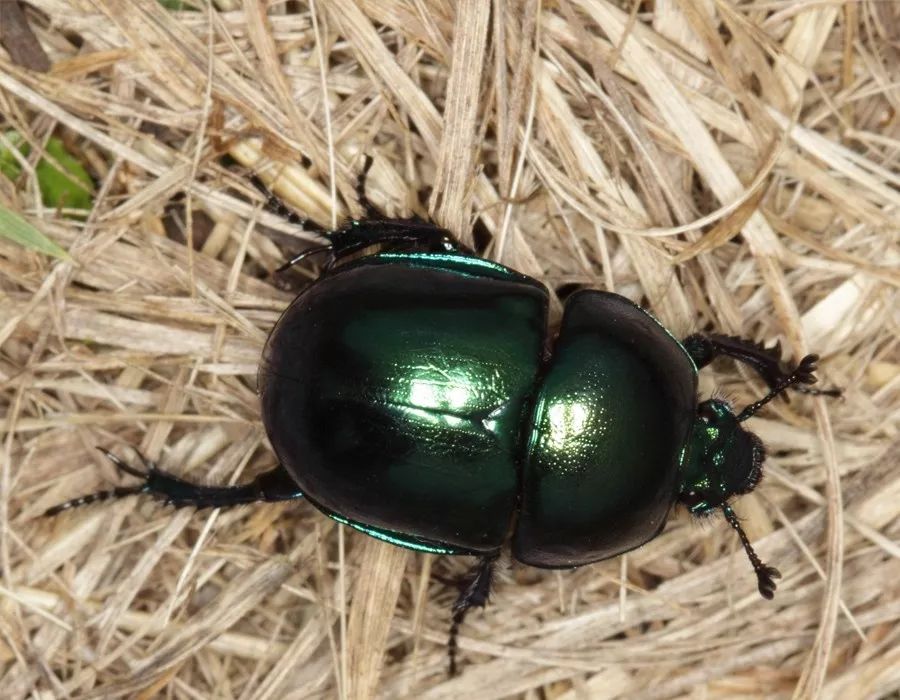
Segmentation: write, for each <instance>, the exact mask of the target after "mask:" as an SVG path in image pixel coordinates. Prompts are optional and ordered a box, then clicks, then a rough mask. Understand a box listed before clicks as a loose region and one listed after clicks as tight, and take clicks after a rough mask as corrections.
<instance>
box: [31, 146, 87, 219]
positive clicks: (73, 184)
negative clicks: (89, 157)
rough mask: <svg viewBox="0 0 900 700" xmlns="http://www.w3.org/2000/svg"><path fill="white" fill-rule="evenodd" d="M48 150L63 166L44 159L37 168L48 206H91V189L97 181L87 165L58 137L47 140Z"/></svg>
mask: <svg viewBox="0 0 900 700" xmlns="http://www.w3.org/2000/svg"><path fill="white" fill-rule="evenodd" d="M47 154H48V155H50V156H51V157H52V158H53V159H55V160H56V162H57V163H59V165H60V166H61V167H62V170H59V169H57V168H56V167H55V166H54V165H52V164H51V163H50V161H48V160H45V159H43V158H42V159H41V161H40V162H39V163H38V164H37V167H36V168H35V173H36V174H37V179H38V185H40V188H41V198H42V199H43V201H44V204H46V205H47V206H48V207H65V208H67V209H90V208H91V207H92V206H93V204H94V198H93V195H92V194H91V190H92V189H93V187H94V182H93V180H91V176H90V175H88V171H87V170H85V168H84V166H83V165H82V164H81V162H80V161H78V160H77V159H76V158H74V157H73V156H72V155H71V154H70V153H69V152H68V151H67V150H66V147H65V146H63V142H62V141H60V140H59V139H58V138H55V137H54V138H51V139H50V140H49V141H47Z"/></svg>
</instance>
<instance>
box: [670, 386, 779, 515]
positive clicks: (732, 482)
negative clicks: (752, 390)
mask: <svg viewBox="0 0 900 700" xmlns="http://www.w3.org/2000/svg"><path fill="white" fill-rule="evenodd" d="M765 456H766V452H765V449H764V448H763V444H762V441H761V440H760V439H759V438H758V437H756V435H754V434H753V433H751V432H750V431H749V430H744V429H743V428H742V427H741V424H740V422H739V420H738V416H736V415H735V414H734V412H733V411H732V410H731V406H729V405H728V404H727V403H726V402H725V401H722V400H720V399H710V400H709V401H704V402H703V403H701V404H700V405H699V406H698V408H697V417H696V418H695V419H694V425H693V427H692V429H691V435H690V438H689V443H688V445H687V454H686V455H685V460H684V463H683V465H682V472H681V484H680V487H679V493H678V500H679V501H680V502H681V503H683V504H684V505H685V506H687V508H688V510H690V511H691V513H694V514H696V515H700V514H703V513H707V512H709V511H712V510H715V509H717V508H721V507H722V506H723V505H725V504H726V503H728V500H729V499H730V498H731V497H732V496H736V495H738V494H741V493H748V492H750V491H752V490H753V489H754V487H755V486H756V485H757V484H758V483H759V480H760V477H761V476H762V463H763V460H764V459H765Z"/></svg>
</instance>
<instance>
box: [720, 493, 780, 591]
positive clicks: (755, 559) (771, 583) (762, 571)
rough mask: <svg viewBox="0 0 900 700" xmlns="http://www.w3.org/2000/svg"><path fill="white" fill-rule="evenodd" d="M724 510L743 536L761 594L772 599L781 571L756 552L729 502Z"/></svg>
mask: <svg viewBox="0 0 900 700" xmlns="http://www.w3.org/2000/svg"><path fill="white" fill-rule="evenodd" d="M722 512H723V513H724V514H725V519H726V520H728V524H729V525H731V527H733V528H734V529H735V531H736V532H737V534H738V537H740V538H741V544H742V545H743V546H744V551H745V552H747V556H748V557H749V558H750V563H751V564H752V565H753V570H754V571H755V572H756V583H757V586H758V588H759V594H760V595H761V596H762V597H763V598H765V599H766V600H772V598H773V597H774V596H775V588H776V585H775V579H776V578H781V572H780V571H779V570H778V569H776V568H775V567H774V566H768V565H766V564H764V563H763V562H762V560H761V559H760V558H759V556H758V555H757V554H756V550H754V549H753V546H752V545H751V544H750V540H748V539H747V533H745V532H744V528H742V527H741V523H740V521H738V518H737V515H736V514H735V512H734V511H733V510H732V509H731V506H729V505H728V504H725V505H723V506H722Z"/></svg>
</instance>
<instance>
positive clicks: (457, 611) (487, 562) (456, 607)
mask: <svg viewBox="0 0 900 700" xmlns="http://www.w3.org/2000/svg"><path fill="white" fill-rule="evenodd" d="M498 557H499V554H488V555H486V556H483V557H481V558H480V559H479V560H478V563H477V564H475V566H473V567H472V569H471V570H470V571H469V573H468V574H467V575H466V578H465V580H466V581H467V583H466V587H465V588H463V590H462V591H460V593H459V597H458V598H457V599H456V602H455V603H454V604H453V615H452V616H451V618H450V637H449V638H448V640H447V656H448V657H449V661H450V665H449V671H448V672H449V674H450V675H451V676H455V675H456V652H457V648H458V643H457V638H458V637H459V627H460V625H462V623H463V620H465V619H466V613H468V612H469V608H475V607H478V608H483V607H484V606H485V604H486V603H487V602H488V598H490V595H491V583H493V580H494V565H495V564H496V563H497V558H498Z"/></svg>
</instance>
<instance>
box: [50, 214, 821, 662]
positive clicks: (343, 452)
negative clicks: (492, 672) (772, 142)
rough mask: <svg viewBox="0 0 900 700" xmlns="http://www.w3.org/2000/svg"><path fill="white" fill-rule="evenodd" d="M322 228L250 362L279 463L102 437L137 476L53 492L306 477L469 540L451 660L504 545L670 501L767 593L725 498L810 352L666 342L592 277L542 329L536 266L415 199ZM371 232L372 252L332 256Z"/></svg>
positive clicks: (743, 486) (375, 526) (238, 490)
mask: <svg viewBox="0 0 900 700" xmlns="http://www.w3.org/2000/svg"><path fill="white" fill-rule="evenodd" d="M328 237H329V243H328V244H327V246H323V247H321V248H317V249H313V250H312V251H307V253H305V254H301V255H300V256H298V257H297V258H295V260H294V261H291V263H289V265H290V264H292V263H293V262H296V260H299V259H301V258H302V257H305V255H307V254H309V253H312V252H324V251H327V252H329V254H330V260H329V263H328V265H327V266H326V268H325V270H324V272H323V274H322V275H321V277H320V278H319V279H318V280H317V281H316V282H314V283H313V284H312V285H310V286H309V287H308V288H307V289H306V290H304V291H303V292H301V293H300V295H299V296H298V297H297V298H296V299H295V300H294V302H293V303H292V304H291V305H290V306H289V308H288V309H287V310H286V311H285V312H284V314H283V315H282V317H281V319H280V320H279V321H278V323H277V325H276V326H275V328H274V330H273V331H272V333H271V334H270V336H269V340H268V343H267V346H266V351H265V356H264V358H263V362H262V364H261V369H260V396H261V403H262V417H263V423H264V425H265V428H266V431H267V433H268V436H269V440H270V442H271V443H272V447H273V448H274V450H275V453H276V455H277V456H278V459H279V462H280V464H279V465H278V466H277V467H276V468H275V469H273V470H271V471H269V472H266V473H264V474H262V475H260V476H258V477H257V478H256V479H255V480H254V481H253V482H252V483H250V484H247V485H244V486H236V487H212V486H202V485H197V484H192V483H189V482H187V481H184V480H182V479H179V478H177V477H175V476H172V475H170V474H168V473H165V472H163V471H161V470H159V469H157V468H156V466H155V465H154V464H152V463H150V462H148V461H146V460H144V467H145V469H144V470H138V469H135V468H134V467H131V466H129V465H128V464H126V463H124V462H122V461H121V460H119V459H118V458H117V457H115V456H113V455H111V454H110V453H108V452H106V454H107V455H108V456H109V457H110V459H112V460H113V461H114V462H115V463H116V465H118V466H119V467H120V468H121V469H122V470H123V471H125V472H127V473H128V474H131V475H133V476H137V477H139V478H140V479H141V480H142V483H141V484H139V485H138V486H134V487H120V488H117V489H114V490H111V491H104V492H100V493H97V494H93V495H90V496H85V497H82V498H80V499H75V500H73V501H69V502H67V503H64V504H61V505H59V506H57V507H55V508H52V509H50V510H49V511H48V514H51V515H52V514H56V513H58V512H60V511H62V510H65V509H67V508H71V507H74V506H79V505H84V504H87V503H91V502H94V501H97V500H102V499H105V498H110V497H119V496H126V495H132V494H138V493H149V494H151V495H153V496H156V497H158V498H160V499H162V500H164V501H165V502H166V503H169V504H171V505H175V506H195V507H199V508H203V507H225V506H233V505H238V504H243V503H250V502H253V501H281V500H291V499H299V498H306V499H308V500H309V501H310V502H312V503H313V504H314V505H315V506H316V507H317V508H319V509H320V510H321V511H323V512H324V513H325V514H326V515H329V516H330V517H332V518H334V519H336V520H338V521H340V522H342V523H346V524H348V525H351V526H352V527H354V528H356V529H359V530H361V531H363V532H365V533H367V534H369V535H371V536H373V537H377V538H380V539H383V540H386V541H388V542H391V543H392V544H396V545H399V546H404V547H409V548H412V549H418V550H425V551H429V552H435V553H440V554H467V555H473V556H477V557H479V561H478V563H477V564H476V565H475V567H473V570H472V572H471V575H470V577H469V580H468V581H467V585H466V586H465V587H464V589H463V590H462V592H461V594H460V597H459V599H458V600H457V603H456V604H455V605H454V608H453V617H452V625H451V638H450V643H449V650H450V663H451V671H452V670H453V669H454V667H455V666H454V664H455V647H456V641H455V638H456V631H457V629H458V627H459V624H460V623H461V622H462V620H463V618H464V616H465V614H466V611H467V610H468V609H469V608H470V607H472V606H481V605H484V604H485V602H486V601H487V597H488V594H489V592H490V590H489V589H490V582H491V577H492V570H493V566H494V562H495V560H496V558H497V555H498V553H499V552H500V550H501V548H502V547H504V546H506V545H509V546H510V547H511V551H512V555H513V557H514V558H515V559H517V560H518V561H520V562H523V563H525V564H528V565H531V566H538V567H544V568H563V567H575V566H581V565H583V564H588V563H591V562H595V561H599V560H601V559H607V558H609V557H614V556H616V555H618V554H621V553H623V552H627V551H628V550H631V549H633V548H635V547H638V546H640V545H642V544H644V543H646V542H647V541H648V540H650V539H652V538H653V537H655V536H656V535H657V534H658V533H659V532H660V530H661V529H662V527H663V525H664V524H665V521H666V517H667V515H668V513H669V510H670V508H671V507H672V505H673V504H674V503H675V502H680V503H682V504H684V505H685V506H686V507H687V508H689V509H690V511H691V512H693V513H697V514H700V513H706V512H710V511H714V510H721V511H722V512H723V513H724V515H725V517H726V518H727V520H728V522H729V523H730V524H731V525H732V527H734V528H735V530H737V532H738V534H739V535H740V538H741V542H742V544H743V546H744V548H745V550H746V551H747V554H748V555H749V557H750V560H751V563H752V564H753V568H754V570H755V572H756V575H757V580H758V586H759V591H760V593H761V594H762V595H763V596H764V597H766V598H771V597H772V596H773V593H774V590H775V582H774V578H776V577H778V576H779V574H778V571H777V570H776V569H774V568H772V567H769V566H766V565H765V564H763V563H762V562H761V561H760V560H759V558H758V557H757V555H756V553H755V552H754V551H753V548H752V547H751V546H750V543H749V542H748V540H747V538H746V536H745V535H744V533H743V531H742V530H741V527H740V524H739V523H738V520H737V518H736V516H735V514H734V512H733V511H732V510H731V508H730V506H729V501H730V499H732V498H733V497H734V496H735V495H738V494H741V493H747V492H748V491H750V490H752V489H753V488H754V487H755V486H756V484H757V483H758V482H759V479H760V477H761V474H762V463H763V459H764V454H765V453H764V449H763V446H762V443H761V442H760V440H759V439H758V438H757V437H756V436H755V435H754V434H753V433H751V432H749V431H747V430H745V429H744V428H743V426H742V423H743V421H744V420H746V419H747V418H749V417H750V416H752V415H753V414H754V413H755V412H756V411H757V410H759V409H760V408H761V407H762V406H763V405H765V404H766V403H767V402H769V401H771V400H772V399H773V398H774V397H776V396H777V395H778V394H780V393H781V392H783V391H785V390H786V389H787V388H789V387H794V386H796V387H798V388H805V385H808V384H811V383H813V382H814V381H815V376H814V375H813V372H814V370H815V362H816V359H817V358H816V356H814V355H810V356H807V357H805V358H803V359H802V360H801V362H800V363H799V364H798V365H797V367H796V368H794V369H793V370H792V371H790V372H783V371H782V369H781V365H780V361H779V357H778V353H777V351H776V350H775V349H766V348H763V347H761V346H759V345H756V344H754V343H752V342H749V341H745V340H741V339H737V338H731V337H725V336H719V335H692V336H690V337H688V338H686V339H685V340H683V341H682V342H679V341H678V340H677V339H675V337H673V336H672V334H671V333H669V331H667V330H666V329H665V328H664V327H663V326H662V325H661V324H660V323H659V322H658V321H656V320H655V319H654V318H653V317H652V316H651V315H650V314H648V313H647V312H646V311H644V310H642V309H641V308H639V307H638V306H636V305H634V304H633V303H632V302H630V301H629V300H627V299H625V298H624V297H621V296H619V295H617V294H612V293H608V292H600V291H581V292H578V293H576V294H575V295H573V296H572V297H570V298H569V299H568V300H567V302H566V305H565V310H564V315H563V318H562V322H561V325H560V327H559V329H558V332H556V331H551V329H549V328H548V325H547V307H548V299H549V297H548V291H547V289H546V288H545V287H544V286H543V285H542V284H541V283H540V282H538V281H536V280H534V279H532V278H530V277H527V276H525V275H522V274H520V273H518V272H515V271H514V270H511V269H509V268H507V267H504V266H502V265H499V264H496V263H493V262H489V261H486V260H483V259H480V258H478V257H476V256H475V255H474V254H472V253H471V252H469V251H467V250H465V249H463V248H462V247H461V246H459V245H458V244H457V243H456V242H455V241H454V240H453V238H452V237H451V235H450V234H449V233H448V232H447V231H444V230H442V229H440V228H437V227H436V226H434V225H433V224H430V223H427V222H424V221H421V220H418V219H404V220H387V219H378V218H370V219H364V220H361V221H351V222H350V223H348V224H347V225H345V226H344V227H343V228H341V229H339V230H337V231H334V232H331V233H329V234H328ZM371 246H377V247H378V248H379V250H378V252H375V253H372V254H369V255H364V256H363V257H356V258H355V259H352V260H348V257H349V256H351V254H353V253H358V252H360V251H362V250H363V249H364V248H369V247H371ZM720 355H725V356H729V357H732V358H734V359H736V360H738V361H740V362H744V363H747V364H749V365H750V366H751V367H752V368H753V369H755V370H756V371H757V372H758V373H759V374H760V375H761V376H762V378H763V379H764V380H765V381H766V383H767V384H768V386H769V389H770V391H769V393H768V394H767V395H766V396H764V397H763V398H762V399H761V400H759V401H757V402H756V403H754V404H752V405H750V406H748V407H746V408H745V409H743V410H742V411H740V412H739V413H737V414H735V413H734V412H733V411H732V409H731V407H730V406H729V405H728V404H727V403H725V402H724V401H721V400H718V399H711V400H706V401H702V402H701V401H698V399H697V371H698V369H699V368H702V367H703V366H705V365H707V364H709V363H710V362H711V361H712V360H713V359H714V358H715V357H717V356H720ZM805 390H806V391H808V392H812V393H817V392H815V391H814V390H811V389H808V388H806V389H805ZM819 393H829V394H832V395H833V394H836V393H837V392H836V391H834V390H831V391H828V392H819ZM104 452H105V451H104Z"/></svg>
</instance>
